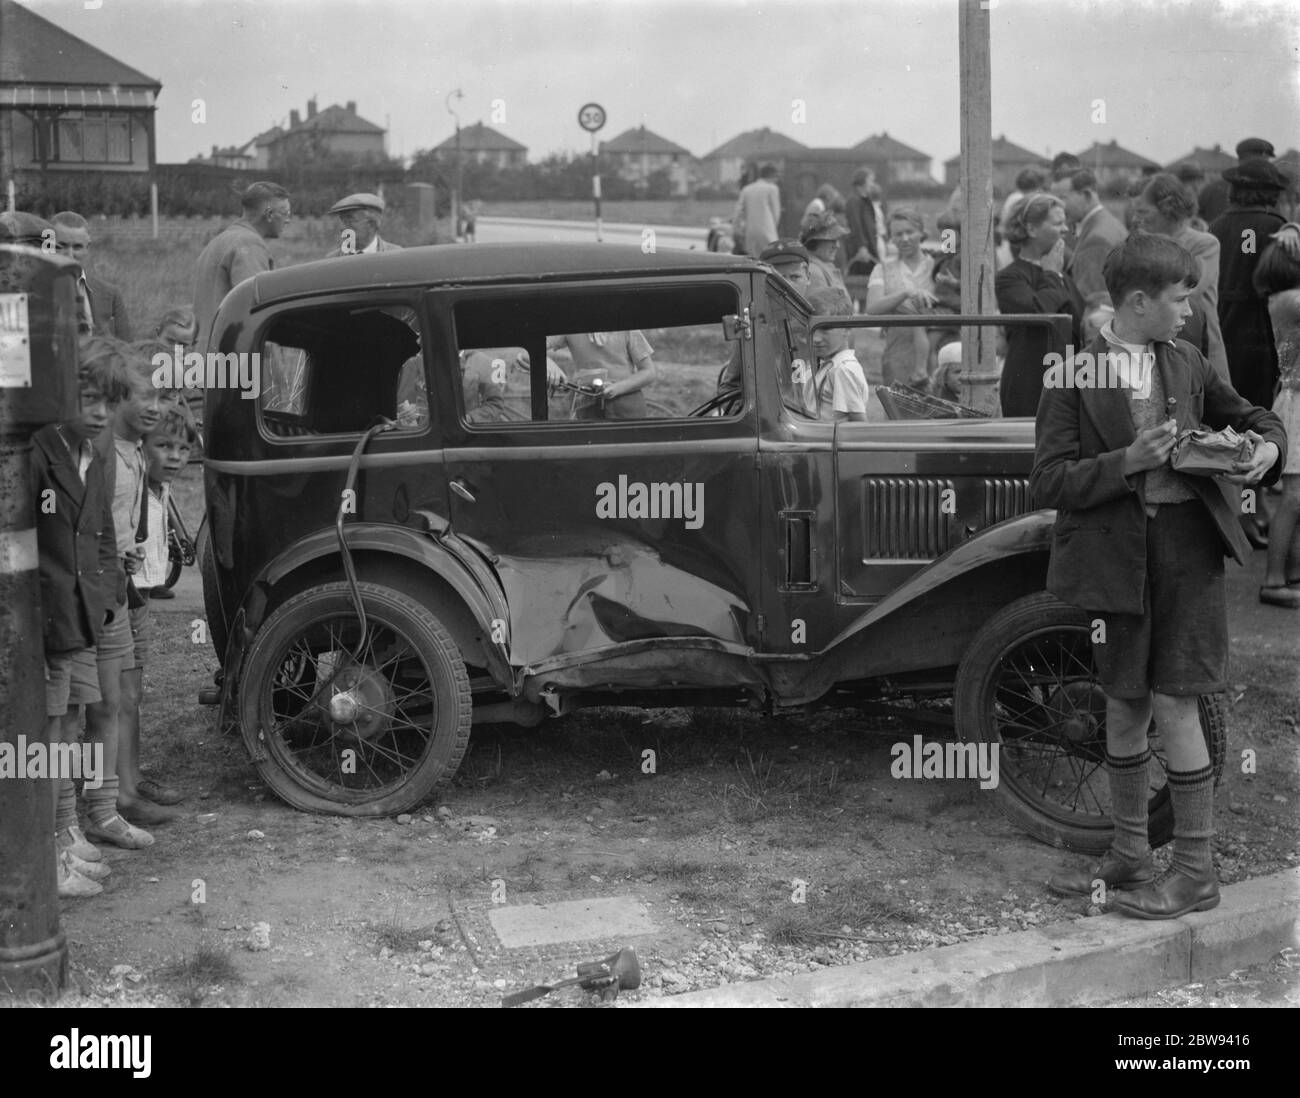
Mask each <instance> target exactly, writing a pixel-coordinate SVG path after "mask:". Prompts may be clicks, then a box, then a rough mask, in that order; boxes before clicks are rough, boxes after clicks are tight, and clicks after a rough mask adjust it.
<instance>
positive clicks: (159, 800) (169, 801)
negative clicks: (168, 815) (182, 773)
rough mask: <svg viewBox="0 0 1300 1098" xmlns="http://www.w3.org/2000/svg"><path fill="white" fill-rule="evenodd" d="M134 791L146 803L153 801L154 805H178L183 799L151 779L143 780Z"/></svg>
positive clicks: (167, 787) (166, 786)
mask: <svg viewBox="0 0 1300 1098" xmlns="http://www.w3.org/2000/svg"><path fill="white" fill-rule="evenodd" d="M135 791H136V792H137V793H139V794H140V796H142V797H143V798H144V799H145V800H146V801H153V803H154V804H165V805H173V804H180V803H181V801H183V800H184V799H185V798H184V797H183V796H182V795H181V794H180V793H178V792H177V791H176V790H174V789H173V788H172V787H171V786H169V785H163V784H162V783H161V782H156V781H154V780H153V779H152V778H145V779H143V780H142V781H141V782H140V784H139V785H137V786H136V787H135Z"/></svg>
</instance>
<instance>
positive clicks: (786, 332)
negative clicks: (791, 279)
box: [759, 280, 817, 419]
mask: <svg viewBox="0 0 1300 1098" xmlns="http://www.w3.org/2000/svg"><path fill="white" fill-rule="evenodd" d="M805 309H806V307H805V308H800V307H799V306H798V305H796V304H795V302H794V301H793V300H792V299H791V298H790V297H788V296H787V295H786V294H785V293H783V292H782V291H781V290H780V289H778V287H777V286H776V285H775V284H774V283H773V282H772V281H770V280H769V282H768V284H767V311H766V313H765V315H764V316H763V317H762V320H763V322H764V323H763V332H764V334H765V335H766V338H767V339H768V347H769V351H770V355H771V357H770V359H769V361H771V362H772V363H773V364H774V368H775V370H776V381H777V385H778V387H779V388H780V390H781V403H782V404H783V405H785V407H786V408H787V409H789V410H790V411H791V412H793V413H794V414H795V415H797V416H799V417H801V418H803V419H816V418H817V410H816V407H815V405H814V404H813V395H812V394H813V370H814V367H815V365H816V359H815V358H814V357H813V350H812V341H811V339H810V338H809V334H808V315H807V313H806V311H805ZM763 357H764V356H762V355H760V356H759V361H760V362H761V361H763Z"/></svg>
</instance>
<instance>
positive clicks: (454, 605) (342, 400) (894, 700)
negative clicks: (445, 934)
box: [201, 244, 1225, 851]
mask: <svg viewBox="0 0 1300 1098" xmlns="http://www.w3.org/2000/svg"><path fill="white" fill-rule="evenodd" d="M948 319H949V321H950V322H951V324H952V325H953V326H954V328H956V329H958V330H959V333H960V334H961V337H962V338H963V339H984V338H991V337H992V333H991V331H990V328H991V326H993V325H1003V326H1006V325H1014V324H1044V323H1052V322H1053V321H1052V318H1051V317H1046V318H1045V317H1005V316H1003V317H993V318H988V317H960V316H958V317H952V318H948ZM945 322H946V323H947V322H948V321H945ZM909 323H910V324H912V325H917V324H918V323H920V322H919V321H918V319H917V318H915V317H913V318H902V317H897V318H891V317H883V318H882V317H875V316H873V317H870V318H865V317H863V318H857V317H855V318H845V317H836V318H828V317H820V318H819V317H817V316H815V315H813V314H812V313H811V312H810V309H809V306H808V303H807V302H806V301H805V300H804V298H803V297H802V296H800V294H799V293H798V292H796V291H795V290H794V289H793V288H792V287H791V286H790V285H789V284H788V283H787V282H785V280H784V279H782V278H781V277H780V275H779V274H777V272H776V271H775V270H774V269H773V268H771V267H769V266H768V265H766V264H764V263H761V262H758V261H756V260H754V259H750V258H747V257H742V256H732V255H725V254H718V253H700V252H693V251H668V250H660V251H659V252H657V253H651V254H645V253H643V252H642V250H641V249H639V248H635V247H621V246H615V245H608V244H605V245H580V244H575V245H552V244H546V245H489V244H484V245H470V246H462V247H451V246H434V247H426V248H410V249H407V250H405V251H401V252H393V253H388V254H382V255H373V256H357V257H354V258H351V259H348V260H346V261H341V260H330V261H323V262H317V263H309V264H305V265H302V266H297V267H292V268H288V269H283V270H277V271H271V272H266V273H264V274H260V275H258V276H256V277H255V278H253V279H250V280H248V281H246V282H244V283H242V284H241V285H239V286H237V287H236V288H235V289H234V290H232V291H231V293H230V294H229V295H228V296H227V297H226V299H225V301H224V302H223V304H222V306H221V309H220V312H219V313H218V316H217V318H216V322H215V324H214V328H213V343H212V345H211V349H212V350H213V351H216V352H218V353H222V354H227V355H232V354H233V355H259V356H260V370H261V374H260V376H261V379H262V384H261V391H260V393H258V394H257V395H256V398H255V399H251V398H250V397H249V395H247V394H245V393H241V392H239V391H237V390H236V389H233V388H231V389H213V390H209V391H208V393H207V397H206V401H207V404H206V425H207V453H206V459H205V490H206V506H207V522H206V532H205V536H204V538H203V545H202V547H201V558H202V559H201V564H202V568H203V579H204V597H205V604H206V609H207V616H208V625H209V635H210V636H211V638H212V639H213V642H214V644H215V646H216V650H217V653H218V655H219V657H220V659H221V663H222V679H221V691H220V702H221V704H222V706H223V714H224V717H225V719H226V720H227V721H228V722H229V723H232V724H234V725H237V726H238V729H239V732H240V734H241V735H242V737H243V740H244V742H245V744H246V745H247V748H248V750H249V752H250V754H251V756H252V759H253V761H254V762H255V764H256V766H257V769H258V771H259V773H260V775H261V776H262V778H263V779H264V780H265V781H266V783H267V784H268V785H269V786H270V787H271V788H272V789H273V790H274V791H275V792H276V793H277V794H278V795H279V796H280V797H282V798H283V799H284V800H285V801H287V802H288V803H289V804H291V805H294V806H296V807H298V808H300V809H305V810H309V811H316V812H330V813H341V814H347V815H354V816H375V815H389V814H394V813H398V812H402V811H407V810H409V809H411V808H412V807H414V806H415V805H417V804H419V803H420V802H421V801H423V800H424V799H426V798H427V797H428V796H429V795H430V793H431V791H432V790H433V789H434V787H435V785H436V784H437V783H439V782H442V781H446V780H448V779H450V778H451V776H452V775H453V774H454V773H455V772H456V768H457V766H458V765H459V763H460V761H461V759H462V757H463V756H464V754H465V751H466V749H467V747H468V744H469V742H470V737H471V734H472V730H473V727H474V726H475V725H476V724H483V723H514V724H518V725H524V726H533V725H537V724H540V723H541V722H543V721H545V720H549V719H554V718H556V717H558V716H562V715H563V714H565V713H568V712H571V711H573V710H575V709H578V708H582V707H588V706H611V705H616V706H644V707H647V708H655V707H666V706H744V707H748V708H751V709H754V710H758V711H761V712H766V713H788V712H797V711H805V710H809V709H813V708H818V707H836V706H841V707H853V708H856V709H858V710H861V711H866V712H871V713H880V714H893V715H897V716H901V717H903V718H904V719H905V720H907V721H909V722H910V723H911V724H912V725H913V726H917V727H926V728H934V729H939V730H942V732H943V733H945V734H946V735H948V736H950V737H953V738H955V739H957V740H959V741H965V742H968V743H974V744H989V745H997V747H998V751H999V753H1000V769H999V781H998V787H997V790H996V791H995V792H994V793H992V794H991V795H995V796H997V797H998V798H999V801H1000V803H1001V804H1002V806H1003V807H1004V809H1005V810H1006V811H1007V813H1008V814H1009V815H1010V816H1011V817H1012V818H1013V819H1014V820H1015V821H1016V822H1017V823H1018V824H1020V825H1021V826H1022V827H1024V828H1025V829H1027V830H1028V831H1030V832H1031V833H1032V834H1034V835H1035V836H1037V837H1038V838H1040V839H1043V840H1045V841H1047V842H1050V843H1053V844H1056V845H1059V846H1064V847H1069V848H1071V849H1077V850H1084V851H1101V850H1104V849H1106V847H1107V846H1108V844H1109V839H1110V833H1111V822H1110V819H1109V805H1108V794H1107V791H1106V780H1105V772H1104V769H1103V757H1104V752H1105V698H1104V696H1103V694H1102V692H1101V690H1100V689H1099V688H1098V686H1097V683H1096V677H1095V672H1094V668H1093V663H1092V655H1091V646H1090V626H1091V623H1090V622H1089V621H1088V620H1087V617H1086V615H1084V614H1082V613H1081V612H1080V611H1077V610H1075V609H1073V608H1071V607H1068V606H1066V605H1064V604H1062V603H1060V602H1058V601H1057V600H1056V599H1054V598H1053V597H1051V596H1050V595H1048V594H1047V593H1046V592H1045V591H1044V585H1045V577H1046V572H1047V559H1048V549H1049V544H1050V533H1051V527H1052V523H1053V520H1054V513H1053V512H1051V511H1044V510H1035V509H1034V508H1033V507H1032V506H1031V503H1030V499H1029V491H1028V482H1029V472H1030V467H1031V464H1032V459H1033V422H1032V421H1031V420H1027V419H1021V420H1017V419H1002V418H996V417H994V416H990V415H985V414H978V413H977V412H973V411H972V410H971V409H970V408H968V407H962V406H960V405H957V404H951V403H949V402H947V401H942V400H938V399H936V398H926V397H922V396H920V395H917V394H910V395H909V394H907V393H905V392H901V391H900V392H896V393H894V394H893V395H894V398H895V399H891V400H887V401H885V402H884V405H885V409H886V414H885V415H884V416H883V417H877V418H875V419H871V420H869V421H867V422H850V421H841V422H832V421H828V420H824V419H820V418H818V417H817V415H816V411H815V408H812V407H811V406H810V404H809V398H808V384H807V382H808V377H809V374H810V370H811V368H813V367H815V364H816V359H815V357H814V351H813V346H812V337H813V333H814V331H816V330H817V329H819V328H830V327H833V328H855V329H864V330H869V329H874V328H877V327H879V326H882V325H883V326H885V327H886V328H887V329H888V328H889V327H890V326H891V325H903V326H906V325H907V324H909ZM864 338H865V337H864ZM810 364H812V366H811V367H810ZM724 374H725V375H726V376H729V377H731V378H733V379H734V381H733V383H732V384H729V385H728V386H726V387H721V386H719V385H718V378H719V376H721V375H724ZM638 392H639V393H640V394H641V395H642V396H643V397H644V398H645V399H644V400H639V401H638V400H637V399H635V398H636V395H637V393H638ZM619 408H622V409H623V410H622V411H621V412H620V411H618V409H619ZM1200 714H1201V723H1202V729H1203V731H1204V734H1205V736H1206V740H1207V743H1208V744H1209V746H1210V753H1211V758H1212V759H1213V760H1214V762H1215V766H1216V772H1217V770H1218V769H1220V768H1221V767H1222V762H1223V752H1224V744H1225V731H1224V706H1223V701H1222V699H1221V698H1219V697H1217V696H1207V697H1205V698H1203V699H1201V706H1200ZM1151 742H1152V746H1153V756H1154V759H1153V762H1152V765H1151V775H1150V776H1151V800H1150V807H1151V812H1150V820H1151V824H1150V827H1151V838H1152V842H1153V843H1158V842H1163V841H1167V840H1168V838H1169V837H1170V833H1171V829H1172V810H1171V806H1170V802H1169V793H1168V790H1167V788H1166V781H1165V769H1164V765H1163V757H1164V756H1163V750H1162V748H1161V746H1160V739H1159V730H1158V729H1153V731H1152V733H1151Z"/></svg>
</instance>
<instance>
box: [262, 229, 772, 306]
mask: <svg viewBox="0 0 1300 1098" xmlns="http://www.w3.org/2000/svg"><path fill="white" fill-rule="evenodd" d="M738 270H768V267H767V265H766V264H763V263H759V262H757V261H756V260H754V259H751V258H749V257H747V256H738V255H725V254H723V253H720V252H697V251H692V250H688V249H685V248H664V249H662V250H658V251H654V252H650V253H646V252H644V251H642V250H641V248H639V247H637V246H635V245H629V244H430V245H426V246H424V247H420V248H403V249H402V250H401V251H393V252H379V253H375V254H373V255H356V256H346V257H341V256H340V257H335V258H333V259H322V260H317V261H315V262H312V263H301V264H298V265H296V266H293V267H284V268H281V269H279V270H274V271H266V272H263V273H262V274H259V275H257V276H256V277H255V279H254V302H255V305H262V304H265V303H267V302H269V301H275V300H280V299H283V298H286V297H296V296H298V295H300V294H318V293H329V292H331V291H334V290H355V289H358V288H368V287H382V286H405V285H411V284H419V283H435V282H444V283H452V284H454V283H463V282H497V281H503V280H512V281H514V280H520V279H524V280H530V281H531V280H536V281H544V280H549V279H562V278H563V279H568V278H577V277H583V278H606V277H612V276H618V275H667V274H703V273H706V272H710V271H713V272H719V273H722V272H728V271H738Z"/></svg>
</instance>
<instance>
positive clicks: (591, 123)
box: [578, 103, 605, 133]
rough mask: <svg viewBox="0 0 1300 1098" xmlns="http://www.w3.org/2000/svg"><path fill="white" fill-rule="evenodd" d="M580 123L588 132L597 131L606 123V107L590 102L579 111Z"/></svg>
mask: <svg viewBox="0 0 1300 1098" xmlns="http://www.w3.org/2000/svg"><path fill="white" fill-rule="evenodd" d="M578 125H579V126H581V127H582V128H583V129H584V130H586V131H587V132H588V133H595V132H596V131H597V130H598V129H600V128H601V127H602V126H604V125H605V108H604V107H602V106H601V105H600V104H599V103H588V104H586V105H585V106H584V107H583V108H582V109H581V110H580V111H578Z"/></svg>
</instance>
